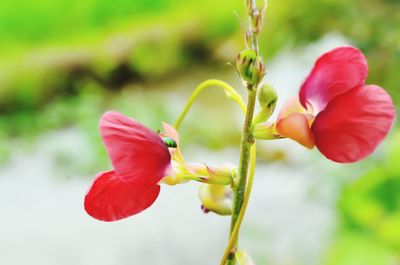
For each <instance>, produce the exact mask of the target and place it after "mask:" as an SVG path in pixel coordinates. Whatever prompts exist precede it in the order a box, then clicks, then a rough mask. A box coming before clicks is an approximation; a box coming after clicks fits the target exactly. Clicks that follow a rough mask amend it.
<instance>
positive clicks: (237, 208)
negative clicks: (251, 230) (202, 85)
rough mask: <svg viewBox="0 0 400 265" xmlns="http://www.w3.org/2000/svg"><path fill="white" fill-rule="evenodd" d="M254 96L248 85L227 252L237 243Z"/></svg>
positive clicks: (250, 138) (250, 136)
mask: <svg viewBox="0 0 400 265" xmlns="http://www.w3.org/2000/svg"><path fill="white" fill-rule="evenodd" d="M256 96H257V90H256V89H255V87H253V86H251V87H248V101H247V111H246V117H245V121H244V126H243V133H242V139H241V144H240V160H239V169H238V180H237V184H236V186H235V188H234V198H233V209H232V219H231V229H230V240H229V241H231V240H232V242H233V243H231V245H232V246H231V247H230V246H229V244H228V247H229V249H227V250H226V251H228V252H232V250H233V249H234V248H235V246H236V245H237V238H238V236H237V234H238V233H239V226H240V225H239V222H238V220H239V216H240V212H241V209H244V208H242V206H243V201H244V197H245V196H244V195H245V191H246V184H247V173H248V167H249V160H250V149H251V146H252V145H253V143H254V139H253V137H252V134H251V129H252V121H253V116H254V107H255V102H256ZM242 215H244V212H243V213H242ZM242 218H243V217H242ZM236 224H238V228H237V232H236V236H235V235H234V231H235V226H236ZM226 251H225V252H226ZM233 252H234V251H233ZM231 254H233V253H231ZM224 256H225V255H224ZM225 259H226V258H225ZM227 261H228V263H227V264H229V265H232V264H235V263H236V261H235V255H229V257H228V260H227ZM221 265H225V260H224V258H223V259H222V260H221Z"/></svg>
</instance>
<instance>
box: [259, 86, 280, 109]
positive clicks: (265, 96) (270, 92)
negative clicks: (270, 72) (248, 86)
mask: <svg viewBox="0 0 400 265" xmlns="http://www.w3.org/2000/svg"><path fill="white" fill-rule="evenodd" d="M277 100H278V94H277V93H276V90H275V88H274V87H273V86H271V85H270V84H268V83H267V84H265V85H263V86H262V87H261V89H260V91H259V92H258V102H259V103H260V106H261V107H262V108H264V107H267V108H269V109H272V110H273V109H275V106H276V102H277Z"/></svg>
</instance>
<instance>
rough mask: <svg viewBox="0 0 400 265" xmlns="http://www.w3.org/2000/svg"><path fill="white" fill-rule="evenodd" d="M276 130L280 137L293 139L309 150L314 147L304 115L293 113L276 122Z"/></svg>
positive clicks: (308, 123)
mask: <svg viewBox="0 0 400 265" xmlns="http://www.w3.org/2000/svg"><path fill="white" fill-rule="evenodd" d="M276 130H277V132H278V133H279V134H280V135H281V136H284V137H287V138H290V139H293V140H295V141H296V142H298V143H299V144H301V145H303V146H305V147H307V148H309V149H312V148H313V147H314V145H315V144H314V136H313V134H312V132H311V129H310V122H309V118H308V117H307V115H306V114H301V113H293V114H291V115H289V116H287V117H286V118H283V119H280V120H278V122H277V124H276Z"/></svg>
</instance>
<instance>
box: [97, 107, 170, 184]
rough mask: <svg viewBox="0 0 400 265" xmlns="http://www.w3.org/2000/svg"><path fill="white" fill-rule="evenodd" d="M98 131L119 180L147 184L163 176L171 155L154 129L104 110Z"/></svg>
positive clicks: (153, 182) (155, 182)
mask: <svg viewBox="0 0 400 265" xmlns="http://www.w3.org/2000/svg"><path fill="white" fill-rule="evenodd" d="M100 133H101V136H102V138H103V141H104V144H105V146H106V149H107V151H108V154H109V156H110V158H111V162H112V164H113V167H114V170H115V172H116V173H117V175H118V177H119V178H121V180H122V181H126V182H129V183H130V184H135V186H137V187H150V186H153V185H155V184H157V183H158V182H159V181H160V180H161V179H162V178H163V177H165V171H166V170H167V169H168V167H169V165H170V162H171V156H170V153H169V151H168V147H167V146H166V145H165V144H164V142H163V141H162V139H161V138H160V137H159V136H158V135H157V134H156V133H155V132H153V131H152V130H150V129H148V128H146V127H145V126H144V125H142V124H141V123H139V122H137V121H135V120H133V119H130V118H128V117H126V116H124V115H122V114H120V113H118V112H106V113H105V114H104V115H103V116H102V117H101V120H100Z"/></svg>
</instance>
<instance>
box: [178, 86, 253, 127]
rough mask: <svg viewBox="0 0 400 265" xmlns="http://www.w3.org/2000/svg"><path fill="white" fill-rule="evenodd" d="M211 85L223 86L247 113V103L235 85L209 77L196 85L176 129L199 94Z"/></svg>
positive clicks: (228, 94) (227, 93)
mask: <svg viewBox="0 0 400 265" xmlns="http://www.w3.org/2000/svg"><path fill="white" fill-rule="evenodd" d="M211 86H216V87H220V88H222V89H223V90H224V91H225V93H226V95H227V96H228V97H229V98H231V99H232V100H234V101H235V102H236V103H237V104H238V105H239V107H240V108H241V109H242V111H243V113H246V104H245V103H244V102H243V99H242V97H241V96H240V95H239V94H238V93H237V92H236V90H235V89H234V88H233V87H231V86H230V85H228V84H227V83H225V82H223V81H221V80H218V79H209V80H206V81H204V82H203V83H201V84H200V85H198V86H197V87H196V89H195V90H194V91H193V93H192V95H191V96H190V98H189V99H188V101H187V102H186V105H185V108H184V109H183V111H182V112H181V114H180V115H179V117H178V119H177V120H176V122H175V125H174V127H175V129H178V128H179V126H180V125H181V123H182V121H183V119H184V118H185V117H186V114H187V113H188V111H189V110H190V108H191V107H192V105H193V103H194V101H195V100H196V98H197V97H198V96H199V94H200V93H201V92H202V91H203V90H204V89H205V88H207V87H211Z"/></svg>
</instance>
